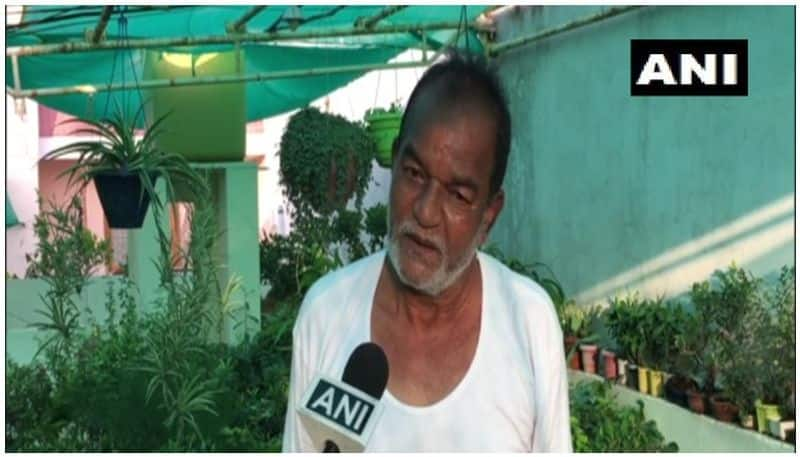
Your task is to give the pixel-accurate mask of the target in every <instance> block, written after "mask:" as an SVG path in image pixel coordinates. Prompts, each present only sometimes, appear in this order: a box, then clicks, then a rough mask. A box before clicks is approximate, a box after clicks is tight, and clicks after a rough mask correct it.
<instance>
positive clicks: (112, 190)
mask: <svg viewBox="0 0 800 457" xmlns="http://www.w3.org/2000/svg"><path fill="white" fill-rule="evenodd" d="M157 177H158V175H156V174H151V175H150V180H151V181H152V182H153V184H154V185H155V181H156V178H157ZM94 186H95V188H97V196H98V197H100V204H101V205H102V206H103V212H104V213H105V215H106V220H107V221H108V226H109V227H110V228H112V229H136V228H141V227H142V223H143V222H144V218H145V216H147V209H148V208H149V207H150V194H148V193H147V192H144V193H142V189H143V186H142V182H141V179H140V178H139V175H138V174H130V173H125V174H122V173H100V174H97V175H95V177H94Z"/></svg>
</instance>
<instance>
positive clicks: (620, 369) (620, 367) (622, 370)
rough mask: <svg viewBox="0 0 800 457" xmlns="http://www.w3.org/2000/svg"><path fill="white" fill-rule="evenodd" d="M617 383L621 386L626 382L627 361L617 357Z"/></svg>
mask: <svg viewBox="0 0 800 457" xmlns="http://www.w3.org/2000/svg"><path fill="white" fill-rule="evenodd" d="M617 383H619V384H622V385H623V386H624V385H626V384H627V383H628V361H627V360H625V359H619V358H618V359H617Z"/></svg>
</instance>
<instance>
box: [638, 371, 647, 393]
mask: <svg viewBox="0 0 800 457" xmlns="http://www.w3.org/2000/svg"><path fill="white" fill-rule="evenodd" d="M649 372H650V369H649V368H645V367H639V370H638V372H637V373H636V375H637V376H638V377H639V384H638V385H639V392H641V393H643V394H646V393H647V391H648V390H649V389H648V385H649V384H648V379H647V378H648V377H649Z"/></svg>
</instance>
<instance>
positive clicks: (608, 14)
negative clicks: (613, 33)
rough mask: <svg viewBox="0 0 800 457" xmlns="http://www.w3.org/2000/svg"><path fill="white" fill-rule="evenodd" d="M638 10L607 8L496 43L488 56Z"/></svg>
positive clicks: (626, 7) (632, 7)
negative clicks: (540, 30)
mask: <svg viewBox="0 0 800 457" xmlns="http://www.w3.org/2000/svg"><path fill="white" fill-rule="evenodd" d="M639 8H642V6H616V7H613V8H609V9H607V10H605V11H601V12H599V13H596V14H592V15H590V16H587V17H584V18H581V19H576V20H574V21H571V22H568V23H566V24H563V25H559V26H557V27H553V28H550V29H547V30H544V31H542V32H539V33H536V34H533V35H528V36H523V37H519V38H515V39H513V40H509V41H506V42H504V43H498V44H495V45H492V46H491V47H490V48H489V55H491V56H492V57H495V56H497V55H499V54H502V53H504V52H507V51H509V50H511V49H514V48H518V47H520V46H525V45H528V44H531V43H534V42H536V41H539V40H543V39H545V38H549V37H552V36H554V35H558V34H560V33H564V32H567V31H570V30H574V29H577V28H580V27H584V26H587V25H589V24H593V23H596V22H600V21H603V20H606V19H609V18H612V17H614V16H619V15H620V14H624V13H627V12H629V11H633V10H636V9H639Z"/></svg>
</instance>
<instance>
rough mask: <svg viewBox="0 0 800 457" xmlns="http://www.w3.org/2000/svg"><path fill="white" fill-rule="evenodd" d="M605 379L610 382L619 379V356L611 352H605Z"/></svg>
mask: <svg viewBox="0 0 800 457" xmlns="http://www.w3.org/2000/svg"><path fill="white" fill-rule="evenodd" d="M600 353H601V354H602V356H603V377H605V378H606V379H608V380H610V381H611V380H614V379H617V356H616V354H614V353H613V352H611V351H607V350H605V349H604V350H603V351H601V352H600Z"/></svg>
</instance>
